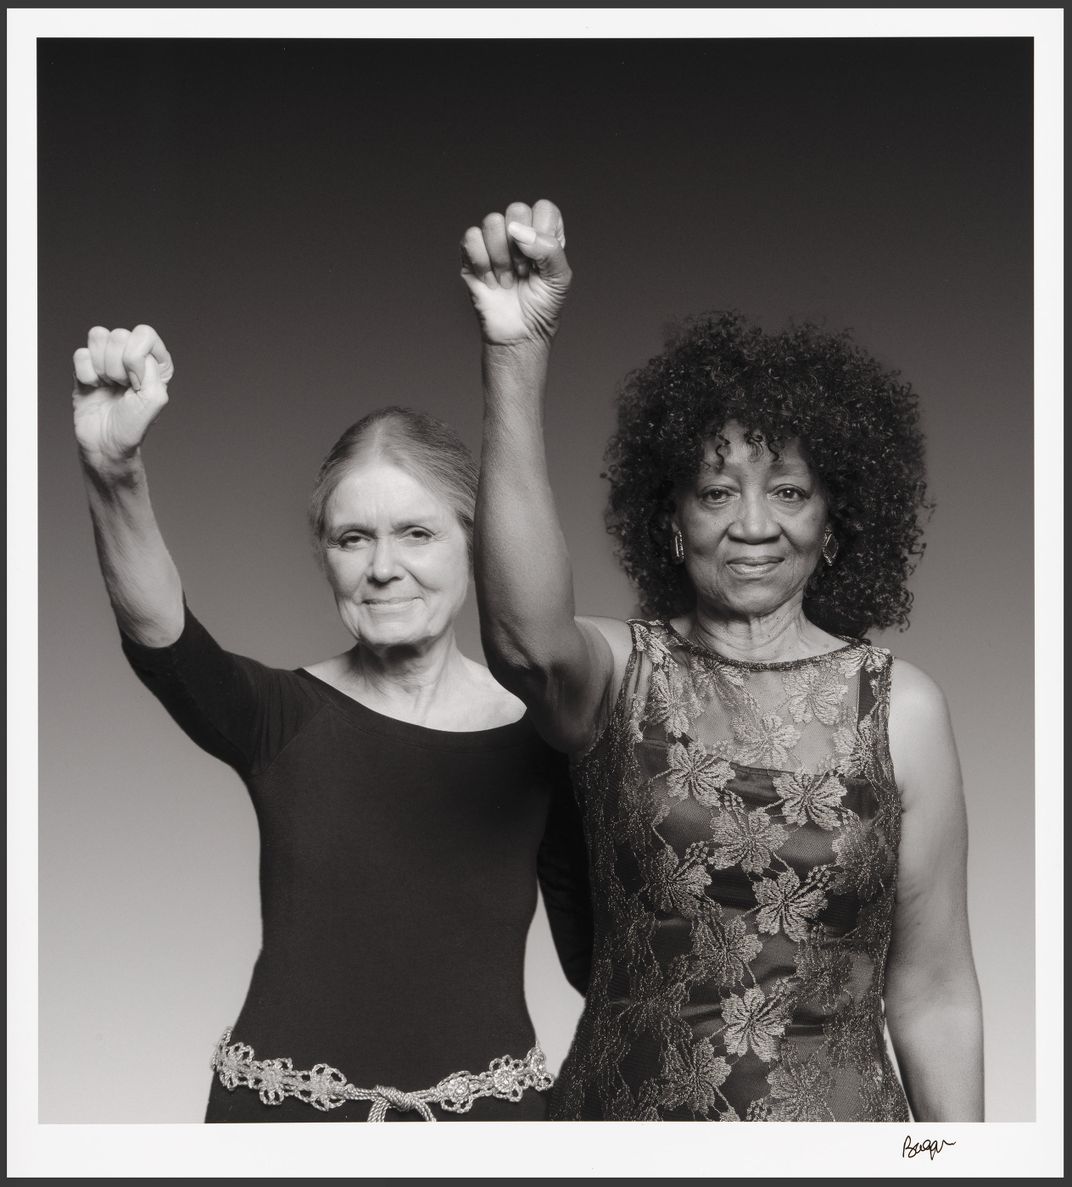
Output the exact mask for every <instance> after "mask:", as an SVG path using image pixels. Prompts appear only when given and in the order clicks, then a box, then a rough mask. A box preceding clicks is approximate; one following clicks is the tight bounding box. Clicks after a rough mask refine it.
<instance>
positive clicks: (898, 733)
mask: <svg viewBox="0 0 1072 1187" xmlns="http://www.w3.org/2000/svg"><path fill="white" fill-rule="evenodd" d="M889 742H890V757H891V759H892V760H893V768H894V772H895V774H896V776H897V784H898V786H899V787H900V788H901V791H902V794H903V795H904V797H905V807H906V808H910V807H912V806H914V805H915V804H916V802H917V800H918V799H919V797H920V796H924V797H925V799H926V800H927V801H928V802H929V803H930V804H931V805H932V806H934V807H937V806H938V804H939V803H940V802H941V801H942V800H944V799H949V798H950V797H956V796H959V794H960V767H959V761H958V758H957V751H956V743H955V741H954V738H953V728H952V723H951V721H950V716H949V705H948V703H947V701H946V697H945V694H944V693H943V692H942V689H941V687H940V686H939V684H938V683H937V681H936V680H934V679H933V677H931V676H929V675H928V674H927V673H926V672H924V671H923V670H922V669H921V668H918V667H916V666H915V664H910V663H908V661H907V660H902V659H894V660H893V663H892V676H891V682H890V716H889ZM943 789H945V790H944V791H943Z"/></svg>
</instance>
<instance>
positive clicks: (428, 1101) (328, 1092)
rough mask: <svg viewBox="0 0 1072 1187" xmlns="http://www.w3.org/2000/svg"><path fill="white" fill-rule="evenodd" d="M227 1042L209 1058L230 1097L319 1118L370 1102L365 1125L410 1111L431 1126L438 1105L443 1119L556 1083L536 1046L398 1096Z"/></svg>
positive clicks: (323, 1068)
mask: <svg viewBox="0 0 1072 1187" xmlns="http://www.w3.org/2000/svg"><path fill="white" fill-rule="evenodd" d="M230 1038H231V1027H228V1028H227V1029H226V1030H225V1031H224V1032H223V1038H221V1039H220V1041H219V1042H218V1043H217V1044H216V1050H215V1052H214V1053H213V1056H212V1070H213V1071H214V1072H216V1073H217V1074H218V1075H219V1078H220V1083H221V1084H222V1085H223V1086H224V1087H225V1088H226V1089H228V1090H229V1091H232V1092H233V1091H234V1089H235V1088H237V1087H238V1086H239V1085H242V1086H243V1087H246V1088H253V1089H256V1090H257V1092H258V1093H259V1094H260V1098H261V1101H262V1102H263V1103H264V1104H266V1105H281V1104H282V1103H283V1101H284V1100H286V1098H287V1097H288V1096H294V1097H297V1098H298V1100H303V1101H305V1103H306V1104H310V1105H312V1106H313V1108H314V1109H319V1110H320V1111H321V1112H322V1113H327V1112H329V1111H330V1110H331V1109H337V1108H339V1106H340V1105H344V1104H345V1103H346V1102H347V1101H348V1100H368V1101H372V1108H371V1109H370V1110H369V1115H368V1119H369V1120H370V1121H382V1120H383V1119H384V1116H385V1114H386V1113H387V1110H388V1109H395V1110H397V1111H398V1112H399V1113H408V1112H410V1111H413V1110H415V1111H416V1112H418V1113H420V1115H421V1116H422V1117H423V1118H424V1120H425V1121H435V1120H436V1118H435V1116H434V1115H433V1113H432V1110H431V1108H430V1107H429V1106H430V1105H433V1104H435V1105H439V1107H440V1108H442V1109H445V1110H446V1111H447V1112H448V1113H468V1112H469V1110H470V1109H471V1108H472V1107H473V1101H475V1100H479V1099H480V1098H481V1097H483V1096H493V1097H495V1098H496V1099H498V1100H508V1101H513V1102H514V1103H515V1104H516V1103H517V1102H518V1101H519V1100H520V1099H521V1094H522V1093H523V1092H524V1091H525V1089H526V1088H534V1089H535V1090H536V1091H537V1092H546V1091H547V1089H548V1088H550V1087H551V1085H552V1084H554V1082H555V1078H554V1076H552V1075H551V1074H550V1073H549V1072H548V1071H547V1067H546V1061H545V1057H544V1053H543V1051H541V1050H540V1045H539V1043H537V1044H536V1046H534V1047H533V1048H532V1049H531V1050H530V1051H529V1053H528V1054H527V1055H526V1056H525V1058H524V1059H511V1058H510V1056H508V1055H504V1056H502V1058H500V1059H493V1060H492V1061H491V1063H489V1064H488V1070H487V1071H486V1072H476V1073H475V1074H474V1073H473V1072H454V1073H453V1074H452V1075H449V1076H447V1077H446V1078H445V1079H442V1080H440V1081H439V1083H438V1084H436V1086H435V1087H434V1088H422V1089H420V1090H418V1091H416V1092H403V1091H401V1090H400V1089H398V1088H387V1087H385V1086H384V1085H382V1084H377V1085H376V1087H375V1088H358V1087H357V1086H356V1085H354V1084H351V1083H350V1082H349V1081H348V1080H347V1079H346V1077H345V1076H344V1075H343V1074H342V1072H340V1071H339V1069H338V1068H334V1067H331V1066H329V1065H328V1064H326V1063H318V1064H317V1065H316V1066H315V1067H313V1068H312V1069H310V1070H309V1071H296V1070H295V1068H294V1065H293V1063H292V1062H291V1060H289V1059H255V1058H254V1052H253V1048H252V1047H247V1046H246V1044H245V1043H230Z"/></svg>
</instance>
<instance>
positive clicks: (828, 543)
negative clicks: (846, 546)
mask: <svg viewBox="0 0 1072 1187" xmlns="http://www.w3.org/2000/svg"><path fill="white" fill-rule="evenodd" d="M822 554H823V560H824V561H826V563H827V564H828V565H832V564H833V563H834V561H835V560H836V559H837V554H838V542H837V538H836V537H835V535H834V533H833V532H832V531H831V530H830V529H829V528H827V529H826V531H825V532H823V547H822Z"/></svg>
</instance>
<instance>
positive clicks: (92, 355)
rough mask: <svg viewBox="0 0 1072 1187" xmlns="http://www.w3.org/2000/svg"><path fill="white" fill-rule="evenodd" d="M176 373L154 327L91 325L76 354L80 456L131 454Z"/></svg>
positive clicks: (98, 458)
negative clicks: (129, 328)
mask: <svg viewBox="0 0 1072 1187" xmlns="http://www.w3.org/2000/svg"><path fill="white" fill-rule="evenodd" d="M174 373H175V367H174V364H173V363H172V361H171V355H169V354H168V352H167V347H165V346H164V343H163V342H162V341H161V340H160V335H159V334H157V332H156V331H155V330H154V329H153V328H152V326H136V327H135V328H134V329H133V330H106V329H105V328H104V327H103V326H94V327H93V329H92V330H90V331H89V335H88V339H87V343H86V345H85V346H83V347H81V348H80V349H79V350H76V351H75V352H74V378H75V384H74V393H73V397H72V398H73V401H74V434H75V437H76V438H77V440H78V445H79V448H80V449H81V450H82V455H83V457H84V458H85V459H86V460H87V461H88V462H90V463H95V464H108V463H112V462H121V461H125V460H126V459H128V458H129V457H131V456H132V455H133V454H134V453H135V452H136V451H137V449H138V447H139V446H140V445H141V443H142V440H143V439H144V437H145V434H146V433H147V432H148V429H149V426H150V425H151V424H152V423H153V421H154V420H155V419H156V417H157V414H158V413H159V412H160V409H161V408H163V407H164V405H165V404H166V403H167V400H168V394H167V385H168V383H169V382H170V380H171V377H172V375H174Z"/></svg>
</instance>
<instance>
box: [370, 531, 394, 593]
mask: <svg viewBox="0 0 1072 1187" xmlns="http://www.w3.org/2000/svg"><path fill="white" fill-rule="evenodd" d="M398 575H399V573H398V563H397V561H396V559H395V547H394V541H393V540H392V539H391V538H390V536H379V537H377V539H376V543H375V544H374V545H373V548H372V556H371V558H370V561H369V576H370V577H371V578H372V580H373V581H377V582H379V583H380V584H381V585H382V584H383V583H385V582H387V581H391V580H392V579H393V578H395V577H397V576H398Z"/></svg>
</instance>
